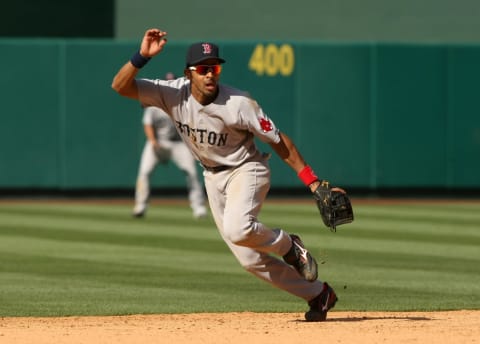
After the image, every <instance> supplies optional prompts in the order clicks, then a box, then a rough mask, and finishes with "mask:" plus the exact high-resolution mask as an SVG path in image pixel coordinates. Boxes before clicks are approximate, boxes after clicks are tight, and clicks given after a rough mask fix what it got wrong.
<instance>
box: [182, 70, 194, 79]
mask: <svg viewBox="0 0 480 344" xmlns="http://www.w3.org/2000/svg"><path fill="white" fill-rule="evenodd" d="M183 75H185V77H186V78H187V79H188V80H192V71H191V70H190V69H188V68H185V69H184V70H183Z"/></svg>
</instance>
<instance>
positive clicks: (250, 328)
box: [0, 311, 480, 344]
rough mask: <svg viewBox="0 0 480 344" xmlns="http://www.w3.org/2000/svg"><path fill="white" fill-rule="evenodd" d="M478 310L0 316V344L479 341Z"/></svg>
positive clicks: (293, 343)
mask: <svg viewBox="0 0 480 344" xmlns="http://www.w3.org/2000/svg"><path fill="white" fill-rule="evenodd" d="M479 325H480V311H452V312H411V313H405V312H388V313H384V312H330V313H329V318H328V320H327V321H326V322H323V323H307V322H305V321H304V320H303V314H302V313H248V312H247V313H201V314H162V315H132V316H112V317H63V318H0V343H3V344H13V343H15V344H27V343H28V344H31V343H34V344H53V343H55V344H80V343H81V344H84V343H85V344H86V343H88V344H112V343H115V344H137V343H139V344H140V343H141V344H147V343H165V344H170V343H171V344H187V343H188V344H240V343H242V344H256V343H261V344H296V343H302V344H304V343H332V344H333V343H335V344H338V343H340V344H344V343H345V344H346V343H348V344H353V343H355V344H367V343H368V344H376V343H382V344H384V343H422V344H424V343H435V344H447V343H448V344H456V343H458V344H460V343H461V344H465V343H468V344H473V343H480V339H479V338H480V326H479Z"/></svg>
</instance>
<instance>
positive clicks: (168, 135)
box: [133, 77, 207, 218]
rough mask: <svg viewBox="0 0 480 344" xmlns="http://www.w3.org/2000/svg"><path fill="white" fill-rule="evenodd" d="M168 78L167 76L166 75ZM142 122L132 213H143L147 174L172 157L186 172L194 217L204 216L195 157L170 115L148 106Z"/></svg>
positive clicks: (145, 206)
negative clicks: (143, 140) (141, 140)
mask: <svg viewBox="0 0 480 344" xmlns="http://www.w3.org/2000/svg"><path fill="white" fill-rule="evenodd" d="M167 79H168V77H167ZM143 125H144V130H145V135H146V137H147V141H146V142H145V146H144V148H143V153H142V157H141V160H140V167H139V171H138V176H137V183H136V188H135V206H134V209H133V216H135V217H142V216H143V215H144V214H145V212H146V210H147V206H148V200H149V196H150V176H151V174H152V172H153V171H154V169H155V167H156V166H157V165H158V164H159V163H167V162H168V161H169V160H171V161H173V162H174V163H175V165H177V167H178V168H179V169H180V170H182V171H183V172H185V174H186V178H187V187H188V190H189V191H188V198H189V201H190V207H191V208H192V211H193V216H194V217H195V218H201V217H205V216H206V215H207V209H206V207H205V195H204V192H203V186H202V184H201V183H200V180H199V177H198V173H197V169H196V164H197V163H196V161H195V159H194V158H193V156H192V154H191V153H190V151H189V150H188V148H187V146H186V145H185V143H184V142H183V141H182V138H181V137H180V135H178V133H177V130H176V129H175V126H174V125H173V122H172V120H171V119H170V117H169V116H168V115H167V114H166V113H165V112H164V111H163V110H162V109H160V108H158V107H154V106H149V107H146V108H145V109H144V112H143Z"/></svg>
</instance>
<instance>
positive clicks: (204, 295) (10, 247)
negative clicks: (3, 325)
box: [0, 200, 480, 316]
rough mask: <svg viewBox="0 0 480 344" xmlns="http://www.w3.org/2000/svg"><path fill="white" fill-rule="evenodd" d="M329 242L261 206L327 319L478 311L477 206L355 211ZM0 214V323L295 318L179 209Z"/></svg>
mask: <svg viewBox="0 0 480 344" xmlns="http://www.w3.org/2000/svg"><path fill="white" fill-rule="evenodd" d="M354 210H355V215H356V219H355V222H354V223H352V224H350V225H345V226H341V227H339V229H338V232H337V233H331V232H330V231H329V230H328V229H326V228H325V227H324V226H323V224H322V223H321V219H320V217H319V215H318V214H317V210H316V208H315V206H314V204H313V201H312V202H308V203H303V204H286V203H276V202H273V201H268V202H267V203H266V205H265V207H264V209H263V211H262V213H261V218H260V220H261V221H262V222H264V223H266V224H268V225H271V226H272V227H277V226H282V227H283V228H284V229H286V230H287V231H289V232H292V233H297V234H300V235H301V237H302V239H303V241H304V242H305V244H306V245H307V247H308V248H309V249H310V250H311V252H312V253H313V254H314V256H316V258H317V260H318V261H319V262H322V264H321V265H320V267H319V276H320V279H322V280H326V281H328V282H329V283H330V284H331V285H332V286H333V287H334V288H335V289H336V291H337V294H338V296H339V299H340V301H339V302H338V303H337V306H336V307H335V310H360V311H364V310H365V311H367V310H379V311H380V310H389V311H411V310H418V311H420V310H422V311H423V310H454V309H480V202H477V203H473V202H470V203H460V202H457V203H451V204H449V203H428V202H425V203H420V202H418V203H412V204H386V205H378V204H368V203H363V202H360V201H359V202H358V203H355V200H354ZM130 211H131V204H101V203H85V204H80V203H71V202H68V201H65V202H63V203H62V201H55V202H33V201H32V202H24V203H20V202H10V203H9V202H7V201H3V202H2V203H0V316H65V315H118V314H140V313H141V314H149V313H191V312H227V311H254V312H303V311H305V310H306V304H305V302H304V301H303V300H300V299H297V298H296V297H294V296H292V295H289V294H287V293H285V292H283V291H280V290H277V289H274V288H272V287H271V286H269V285H267V284H266V283H264V282H262V281H260V280H257V279H256V278H255V277H253V276H252V275H250V274H249V273H247V272H245V271H244V270H243V269H242V268H241V267H240V266H239V265H238V263H237V262H236V260H235V259H234V258H233V256H232V255H231V254H230V252H229V251H228V249H227V248H226V246H225V244H224V243H223V242H222V241H221V239H220V237H219V235H218V233H217V230H216V228H215V225H214V223H213V220H212V219H207V220H204V221H196V220H193V219H192V217H191V212H190V209H189V208H188V207H187V205H186V203H185V205H182V204H180V205H179V204H172V205H164V204H162V205H160V204H154V205H152V206H151V208H150V211H149V213H148V216H147V217H146V218H145V219H140V220H139V219H134V218H131V216H130Z"/></svg>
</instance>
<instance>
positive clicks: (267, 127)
mask: <svg viewBox="0 0 480 344" xmlns="http://www.w3.org/2000/svg"><path fill="white" fill-rule="evenodd" d="M260 126H261V127H262V130H263V132H264V133H267V132H269V131H271V130H272V129H273V126H272V122H270V120H269V119H268V118H260Z"/></svg>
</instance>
